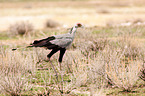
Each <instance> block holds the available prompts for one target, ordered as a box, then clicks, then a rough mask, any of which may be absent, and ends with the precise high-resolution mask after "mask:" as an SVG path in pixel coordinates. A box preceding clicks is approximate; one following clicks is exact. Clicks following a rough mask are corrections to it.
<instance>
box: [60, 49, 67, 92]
mask: <svg viewBox="0 0 145 96" xmlns="http://www.w3.org/2000/svg"><path fill="white" fill-rule="evenodd" d="M65 51H66V49H65V48H62V49H60V55H59V66H60V74H61V89H60V91H61V93H62V94H63V70H62V66H61V62H62V58H63V55H64V53H65Z"/></svg>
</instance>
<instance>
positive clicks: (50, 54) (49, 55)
mask: <svg viewBox="0 0 145 96" xmlns="http://www.w3.org/2000/svg"><path fill="white" fill-rule="evenodd" d="M57 51H58V49H53V50H52V51H51V52H50V53H49V54H48V55H47V58H48V61H49V62H50V64H51V66H52V68H53V70H54V72H55V74H56V79H57V81H58V74H57V71H56V69H55V67H54V65H53V64H52V62H51V60H50V57H51V56H52V55H53V54H54V53H56V52H57Z"/></svg>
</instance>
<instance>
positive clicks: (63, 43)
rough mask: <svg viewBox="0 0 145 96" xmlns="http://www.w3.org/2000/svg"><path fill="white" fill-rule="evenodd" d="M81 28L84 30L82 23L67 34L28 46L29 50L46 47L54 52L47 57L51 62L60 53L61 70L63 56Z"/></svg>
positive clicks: (36, 41)
mask: <svg viewBox="0 0 145 96" xmlns="http://www.w3.org/2000/svg"><path fill="white" fill-rule="evenodd" d="M79 27H81V28H83V25H82V24H81V23H77V24H75V25H74V26H73V27H72V28H71V30H70V31H69V32H68V33H67V34H62V35H55V36H51V37H48V38H46V39H42V40H35V41H34V42H33V43H32V44H31V45H29V46H27V48H28V47H45V48H47V49H50V50H52V51H51V52H50V53H49V54H48V55H47V58H48V60H49V61H50V58H51V56H52V55H53V54H55V53H56V52H58V51H60V55H59V60H58V61H59V64H60V69H61V62H62V59H63V55H64V53H65V51H66V49H67V48H69V47H70V45H71V44H72V42H73V40H74V37H75V33H76V31H77V28H79ZM12 50H16V49H12ZM53 67H54V66H53ZM53 69H54V68H53Z"/></svg>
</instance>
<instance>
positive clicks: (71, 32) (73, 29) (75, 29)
mask: <svg viewBox="0 0 145 96" xmlns="http://www.w3.org/2000/svg"><path fill="white" fill-rule="evenodd" d="M76 31H77V27H76V26H74V27H72V28H71V30H70V32H69V33H70V34H72V35H73V36H75V33H76Z"/></svg>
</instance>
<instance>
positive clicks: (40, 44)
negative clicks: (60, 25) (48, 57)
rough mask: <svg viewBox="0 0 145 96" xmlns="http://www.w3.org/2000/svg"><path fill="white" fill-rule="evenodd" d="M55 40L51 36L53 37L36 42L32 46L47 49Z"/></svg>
mask: <svg viewBox="0 0 145 96" xmlns="http://www.w3.org/2000/svg"><path fill="white" fill-rule="evenodd" d="M54 39H55V37H54V36H51V37H48V38H46V39H42V40H35V41H34V42H33V44H32V45H33V46H34V47H47V46H48V45H50V42H49V41H51V40H54Z"/></svg>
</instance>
